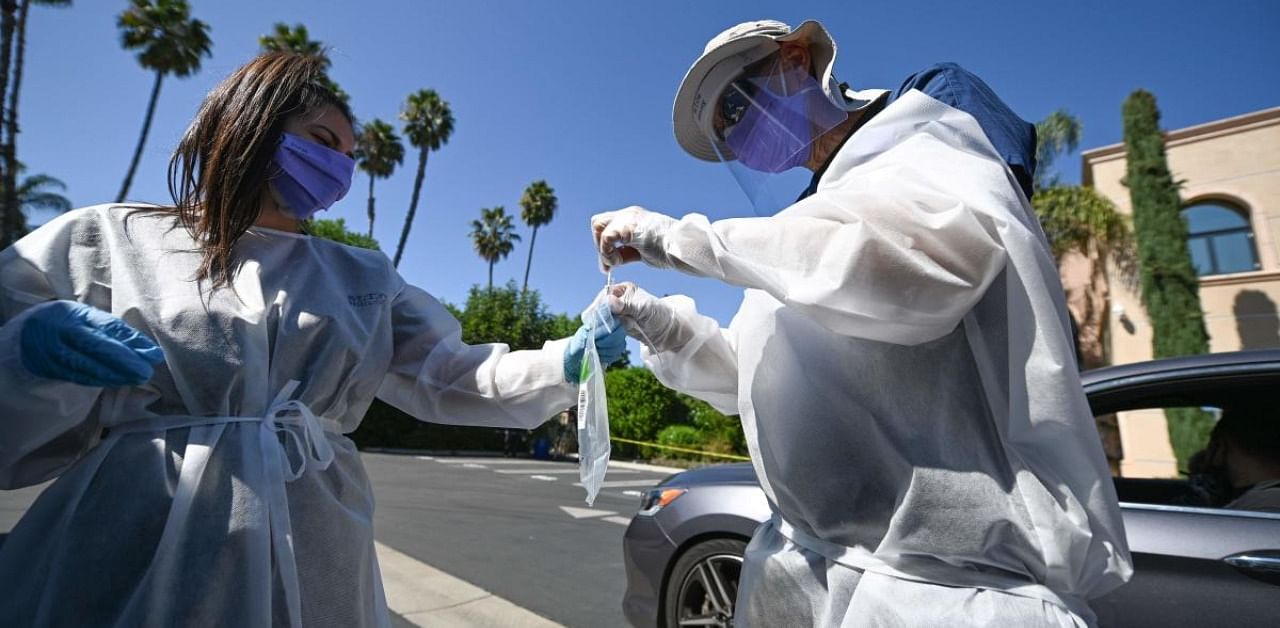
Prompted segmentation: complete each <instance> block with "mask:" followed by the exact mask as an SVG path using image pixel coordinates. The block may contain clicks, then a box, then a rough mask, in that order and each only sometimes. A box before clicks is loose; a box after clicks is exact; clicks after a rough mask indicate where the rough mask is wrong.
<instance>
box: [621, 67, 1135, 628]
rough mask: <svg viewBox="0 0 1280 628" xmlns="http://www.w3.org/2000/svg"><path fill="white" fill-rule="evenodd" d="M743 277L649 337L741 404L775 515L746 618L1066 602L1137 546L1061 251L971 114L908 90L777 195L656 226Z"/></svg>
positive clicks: (1095, 585)
mask: <svg viewBox="0 0 1280 628" xmlns="http://www.w3.org/2000/svg"><path fill="white" fill-rule="evenodd" d="M665 250H666V252H667V253H668V254H669V255H670V257H671V258H672V261H673V262H674V263H675V265H676V266H677V267H678V268H680V269H682V270H684V271H685V272H689V273H693V274H696V275H701V276H707V277H714V278H717V279H720V280H723V281H726V282H728V283H731V284H735V285H739V286H742V287H744V288H747V290H746V292H745V295H744V298H743V303H742V307H741V309H740V310H739V311H738V314H737V315H736V316H735V317H734V319H733V321H732V323H731V324H730V326H729V328H728V329H720V328H719V326H718V325H717V324H716V322H715V321H714V320H713V319H711V318H708V317H706V316H702V315H699V314H698V313H697V312H696V311H694V309H693V304H692V302H691V301H690V300H688V299H687V298H684V297H669V298H668V299H667V301H668V302H669V303H671V304H672V305H674V306H675V307H676V308H677V309H678V311H679V317H680V318H681V319H682V322H683V323H684V324H685V325H687V326H689V328H691V329H694V330H696V331H695V332H694V334H693V338H694V340H693V341H692V342H690V343H688V344H686V345H684V346H683V347H682V348H680V349H678V350H675V351H670V352H665V353H661V354H657V355H654V354H652V353H650V352H649V351H647V350H646V352H645V360H646V362H647V363H648V364H649V365H650V367H651V368H653V370H654V372H655V374H656V375H657V376H658V378H659V379H660V380H661V381H662V382H663V383H665V384H666V385H668V386H671V387H673V388H675V389H677V390H680V391H682V392H686V393H689V394H691V395H694V396H696V397H700V398H702V399H704V400H706V401H708V402H710V403H711V404H712V405H714V406H715V407H716V408H718V409H719V410H721V411H723V412H726V413H738V414H740V415H741V417H742V423H743V427H744V429H745V430H746V437H747V443H748V446H749V448H750V450H751V458H752V461H753V464H754V465H755V470H756V473H757V475H758V476H759V478H760V481H761V484H762V485H763V487H764V490H765V492H766V493H767V495H768V498H769V500H770V502H771V504H772V506H773V511H774V518H773V520H772V521H771V522H767V523H765V524H764V525H763V526H761V528H760V529H759V530H758V531H757V533H756V535H755V538H754V539H753V540H752V542H751V544H750V545H749V546H748V548H747V556H746V561H745V564H744V567H743V576H742V580H741V583H740V589H739V595H738V608H737V623H736V624H735V625H738V626H751V627H757V626H758V627H772V626H802V625H813V626H911V627H918V626H947V627H955V626H1019V627H1024V626H1080V625H1086V624H1089V625H1092V624H1093V622H1094V617H1093V614H1092V612H1091V611H1090V609H1089V606H1088V603H1087V601H1086V600H1087V599H1088V598H1091V597H1096V596H1099V595H1101V594H1103V593H1106V592H1107V591H1109V590H1111V589H1113V588H1115V587H1116V586H1118V585H1120V584H1122V583H1123V582H1125V581H1126V579H1127V578H1128V577H1129V575H1130V573H1131V571H1132V569H1131V564H1130V559H1129V553H1128V548H1127V545H1126V542H1125V536H1124V529H1123V526H1122V521H1121V518H1120V511H1119V508H1118V505H1117V502H1116V496H1115V492H1114V489H1113V487H1112V484H1111V481H1110V478H1109V473H1108V469H1107V465H1106V462H1105V460H1104V457H1103V453H1102V448H1101V445H1100V444H1099V439H1098V434H1097V431H1096V429H1095V427H1094V421H1093V418H1092V415H1091V413H1090V411H1089V408H1088V405H1087V403H1086V400H1085V397H1084V394H1083V392H1082V390H1081V386H1080V379H1079V377H1078V375H1077V372H1076V367H1075V364H1076V362H1075V359H1074V357H1073V350H1072V346H1071V343H1070V333H1069V331H1068V329H1069V324H1068V319H1067V313H1066V309H1065V306H1064V299H1063V292H1062V287H1061V285H1060V283H1059V279H1058V273H1057V269H1056V268H1055V266H1054V261H1053V259H1052V258H1051V256H1050V253H1049V250H1048V247H1047V244H1046V242H1045V239H1044V235H1043V234H1042V232H1041V230H1040V227H1039V224H1038V222H1037V221H1036V219H1035V218H1034V216H1033V214H1032V210H1031V207H1030V205H1029V204H1028V202H1027V200H1026V199H1025V197H1023V196H1022V194H1021V192H1020V191H1019V190H1018V188H1017V186H1016V182H1015V180H1014V179H1013V176H1012V174H1011V173H1010V172H1009V171H1008V169H1007V168H1006V167H1005V165H1004V163H1003V162H1002V161H1001V159H1000V157H999V156H998V155H997V153H996V152H995V149H994V148H993V147H992V146H991V144H990V142H988V141H987V139H986V137H985V136H984V135H983V133H982V130H981V128H980V127H979V126H978V124H977V122H976V121H975V120H974V119H973V118H972V117H971V116H969V115H968V114H966V113H963V112H961V111H959V110H957V109H954V108H952V107H949V106H947V105H945V104H943V103H941V102H938V101H937V100H934V99H933V98H930V97H929V96H926V95H925V94H923V93H921V92H919V91H911V92H909V93H907V94H905V95H904V96H903V97H901V98H900V99H898V100H897V101H895V102H894V103H892V104H890V105H889V106H888V107H886V108H885V109H884V110H883V111H882V112H881V113H880V114H879V115H877V116H876V117H875V118H873V119H872V120H871V121H870V122H869V123H867V124H866V125H865V126H864V127H862V129H860V130H859V131H858V132H857V133H855V134H854V136H853V137H852V138H851V139H850V140H849V141H848V142H847V143H846V144H845V145H844V147H843V148H842V149H841V150H840V152H839V153H838V154H837V155H836V157H835V159H834V160H833V162H832V163H831V165H830V167H829V168H828V170H827V171H826V173H825V174H824V175H823V177H822V179H821V181H820V183H819V187H818V190H817V193H815V194H814V195H812V196H810V197H808V198H806V199H804V200H802V201H799V202H797V203H796V204H794V205H793V206H791V207H789V208H787V209H786V210H784V211H782V212H781V213H779V214H778V215H776V216H773V217H770V218H744V219H732V220H723V221H718V222H716V223H714V224H710V223H708V221H707V220H706V218H705V217H703V216H700V215H697V214H693V215H689V216H686V217H685V218H684V219H682V220H680V221H678V222H677V223H676V224H675V226H674V228H673V229H672V230H670V231H669V232H668V233H667V234H666V236H665Z"/></svg>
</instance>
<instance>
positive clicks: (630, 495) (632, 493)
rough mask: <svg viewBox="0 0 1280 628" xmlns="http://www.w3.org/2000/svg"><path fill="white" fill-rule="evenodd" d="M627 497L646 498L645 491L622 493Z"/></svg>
mask: <svg viewBox="0 0 1280 628" xmlns="http://www.w3.org/2000/svg"><path fill="white" fill-rule="evenodd" d="M622 494H623V495H626V496H627V497H644V491H622Z"/></svg>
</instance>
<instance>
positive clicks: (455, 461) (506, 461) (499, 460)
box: [436, 458, 567, 466]
mask: <svg viewBox="0 0 1280 628" xmlns="http://www.w3.org/2000/svg"><path fill="white" fill-rule="evenodd" d="M436 462H439V463H440V464H462V465H465V464H523V465H547V466H561V465H564V464H567V463H564V462H551V461H541V460H524V459H520V458H436Z"/></svg>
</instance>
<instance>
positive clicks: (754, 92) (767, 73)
mask: <svg viewBox="0 0 1280 628" xmlns="http://www.w3.org/2000/svg"><path fill="white" fill-rule="evenodd" d="M848 117H849V113H848V112H847V111H844V110H843V109H841V108H839V107H837V106H836V105H835V104H834V103H832V102H831V101H830V100H829V99H828V98H827V95H826V92H824V91H823V89H822V85H821V83H819V82H818V79H816V78H814V77H813V76H811V75H810V74H809V73H808V72H806V71H805V69H804V68H803V67H799V66H796V65H793V64H790V63H788V62H787V61H786V60H785V59H783V58H782V55H781V53H779V52H775V53H773V54H770V55H769V56H767V57H765V58H764V59H762V60H760V61H758V62H756V63H753V64H751V65H749V66H747V67H746V68H745V69H744V71H743V73H742V74H741V75H740V76H739V77H738V78H736V79H734V80H733V81H731V82H730V83H729V85H728V86H726V87H725V88H724V90H723V91H721V93H720V97H719V98H718V99H717V100H716V102H715V106H714V110H713V111H712V118H711V124H710V125H704V128H707V127H708V126H709V127H710V128H709V129H708V130H707V132H708V133H709V134H710V135H709V137H708V138H707V139H709V140H710V142H711V146H712V147H713V148H714V149H715V151H716V154H717V155H718V156H719V157H720V161H721V162H723V163H724V164H725V165H726V166H728V168H729V171H730V172H731V173H732V174H733V177H734V179H735V180H736V181H737V182H738V185H739V186H741V187H742V190H743V191H744V192H746V194H747V198H748V199H750V201H751V206H752V207H753V208H754V210H755V213H756V214H757V215H760V216H772V215H773V214H776V213H777V212H778V211H780V210H782V209H783V208H785V207H787V206H789V205H791V204H792V203H794V202H795V201H796V198H797V197H799V196H800V194H801V192H803V191H804V189H805V188H806V187H807V186H808V185H809V181H810V179H812V177H813V172H812V171H811V170H809V169H808V168H806V167H805V166H807V165H809V164H810V162H811V161H812V160H813V155H812V151H813V145H814V143H815V142H816V141H817V140H818V138H820V137H822V136H823V135H824V134H826V133H827V132H828V131H830V130H831V129H833V128H835V127H836V126H837V125H839V124H840V123H842V122H844V121H845V120H847V119H848ZM815 165H816V164H815Z"/></svg>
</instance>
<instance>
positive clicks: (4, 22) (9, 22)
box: [0, 0, 22, 247]
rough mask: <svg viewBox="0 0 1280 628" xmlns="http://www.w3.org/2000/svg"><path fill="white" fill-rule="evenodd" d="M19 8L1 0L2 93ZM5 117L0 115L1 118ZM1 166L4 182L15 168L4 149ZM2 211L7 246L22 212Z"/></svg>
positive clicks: (0, 240) (8, 207)
mask: <svg viewBox="0 0 1280 628" xmlns="http://www.w3.org/2000/svg"><path fill="white" fill-rule="evenodd" d="M17 10H18V4H17V2H16V0H0V95H3V94H4V93H5V91H6V90H8V89H9V60H10V52H11V50H12V49H13V30H14V23H15V17H14V16H15V13H16V12H17ZM0 102H3V101H0ZM3 117H4V116H0V118H3ZM0 121H2V120H0ZM2 128H3V125H0V129H2ZM0 167H2V168H3V169H4V172H3V174H4V176H3V177H0V184H3V182H4V181H7V180H8V179H9V175H10V174H11V173H12V172H13V171H14V169H15V167H14V163H13V160H12V159H9V158H8V156H7V155H5V154H3V151H0ZM7 196H8V195H6V198H7ZM0 212H3V215H0V247H7V246H9V244H10V243H11V242H13V241H14V240H16V239H17V234H18V232H19V231H20V229H21V225H22V214H21V213H19V212H18V211H17V208H15V207H14V206H13V205H12V204H11V203H2V204H0Z"/></svg>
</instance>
